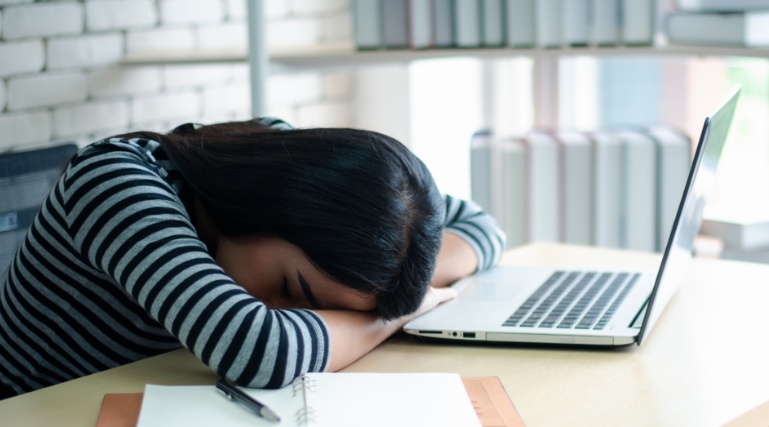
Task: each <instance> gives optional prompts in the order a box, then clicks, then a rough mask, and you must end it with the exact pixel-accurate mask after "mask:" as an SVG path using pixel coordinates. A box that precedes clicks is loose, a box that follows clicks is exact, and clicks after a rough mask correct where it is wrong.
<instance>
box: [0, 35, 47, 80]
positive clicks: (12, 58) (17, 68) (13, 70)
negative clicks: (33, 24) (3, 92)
mask: <svg viewBox="0 0 769 427" xmlns="http://www.w3.org/2000/svg"><path fill="white" fill-rule="evenodd" d="M0 58H2V60H0V78H1V77H7V76H12V75H14V74H23V73H35V72H39V71H41V70H42V69H43V65H45V51H44V49H43V41H42V40H28V41H19V42H3V41H0Z"/></svg>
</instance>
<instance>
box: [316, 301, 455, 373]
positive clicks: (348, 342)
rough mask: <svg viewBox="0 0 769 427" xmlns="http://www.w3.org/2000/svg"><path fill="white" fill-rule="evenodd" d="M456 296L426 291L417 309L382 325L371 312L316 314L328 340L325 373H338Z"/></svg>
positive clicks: (379, 319)
mask: <svg viewBox="0 0 769 427" xmlns="http://www.w3.org/2000/svg"><path fill="white" fill-rule="evenodd" d="M455 296H456V292H454V290H452V289H435V288H428V290H427V295H425V298H424V300H423V301H422V305H421V306H420V307H419V309H418V310H417V311H416V312H414V313H412V314H410V315H407V316H403V317H400V318H398V319H394V320H388V321H384V320H382V319H381V318H380V317H379V316H377V315H376V314H374V313H373V312H362V311H349V310H318V311H317V313H318V315H320V317H322V318H323V320H324V321H325V323H326V326H327V327H328V331H329V335H330V336H331V355H330V360H329V364H328V368H327V370H328V371H332V372H333V371H338V370H340V369H342V368H344V367H346V366H347V365H349V364H351V363H352V362H354V361H356V360H358V359H359V358H361V357H362V356H364V355H365V354H366V353H368V352H370V351H371V350H373V349H374V348H375V347H376V346H378V345H379V344H381V343H382V342H384V341H385V340H386V339H387V338H388V337H390V336H391V335H392V334H394V333H395V332H397V331H399V330H400V329H401V328H402V327H403V325H405V324H406V323H408V321H409V320H411V319H413V318H415V317H417V316H419V315H421V314H423V313H426V312H427V311H430V310H432V309H433V308H435V307H436V306H437V305H438V304H440V303H442V302H444V301H448V300H450V299H452V298H454V297H455Z"/></svg>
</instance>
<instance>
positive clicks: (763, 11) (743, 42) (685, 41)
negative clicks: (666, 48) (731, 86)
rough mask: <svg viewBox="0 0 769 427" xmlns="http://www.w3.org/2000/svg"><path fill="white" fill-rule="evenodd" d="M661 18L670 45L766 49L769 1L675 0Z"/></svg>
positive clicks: (768, 28) (768, 43) (768, 36)
mask: <svg viewBox="0 0 769 427" xmlns="http://www.w3.org/2000/svg"><path fill="white" fill-rule="evenodd" d="M675 6H676V8H675V10H674V11H673V12H672V13H669V14H668V15H667V16H666V17H665V34H666V36H667V39H668V42H669V43H670V44H678V45H701V46H736V47H769V0H677V2H676V4H675Z"/></svg>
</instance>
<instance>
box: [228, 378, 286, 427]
mask: <svg viewBox="0 0 769 427" xmlns="http://www.w3.org/2000/svg"><path fill="white" fill-rule="evenodd" d="M216 388H217V389H218V390H219V391H221V392H222V393H224V397H226V398H227V399H229V400H232V401H233V402H238V403H240V404H242V405H244V406H245V407H246V408H248V409H250V410H252V411H254V412H256V414H257V415H259V416H260V417H262V418H266V419H268V420H270V421H275V422H276V423H277V422H280V417H279V416H278V414H276V413H275V412H273V411H272V409H270V408H268V407H267V406H266V405H265V404H264V403H262V402H260V401H258V400H256V399H254V398H253V397H251V396H249V395H248V394H246V393H244V392H243V391H241V390H240V389H239V388H237V387H235V386H234V385H232V384H230V383H228V382H227V381H225V380H223V379H222V380H219V381H217V382H216Z"/></svg>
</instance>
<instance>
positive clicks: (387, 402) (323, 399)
mask: <svg viewBox="0 0 769 427" xmlns="http://www.w3.org/2000/svg"><path fill="white" fill-rule="evenodd" d="M307 377H308V378H310V379H311V380H312V381H314V382H315V384H314V388H315V391H308V392H307V400H308V406H309V407H310V408H312V415H313V417H314V419H315V421H316V422H317V423H316V424H309V425H318V426H334V427H348V426H350V427H353V426H354V427H359V426H361V425H365V426H370V427H380V426H381V427H393V426H397V427H412V426H413V427H424V426H441V427H454V426H456V427H472V426H478V427H480V425H481V424H480V421H479V420H478V416H477V415H476V413H475V410H474V409H473V405H472V403H471V401H470V398H469V397H468V395H467V391H466V390H465V387H464V384H463V383H462V379H461V377H460V376H459V375H458V374H450V373H376V374H375V373H333V374H329V373H316V374H307Z"/></svg>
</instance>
